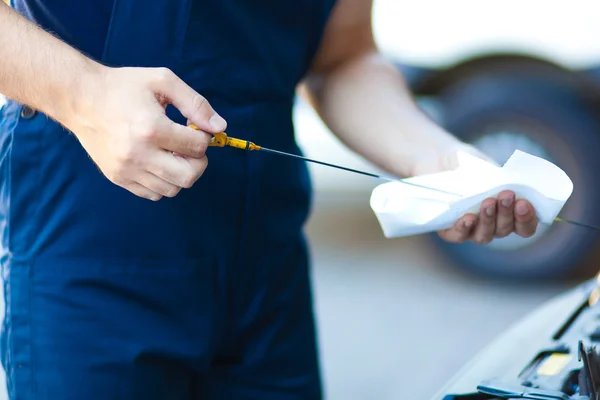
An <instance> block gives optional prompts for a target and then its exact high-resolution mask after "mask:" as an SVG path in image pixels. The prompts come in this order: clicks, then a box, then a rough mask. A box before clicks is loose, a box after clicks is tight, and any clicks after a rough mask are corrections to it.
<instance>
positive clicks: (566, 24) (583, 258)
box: [296, 0, 600, 279]
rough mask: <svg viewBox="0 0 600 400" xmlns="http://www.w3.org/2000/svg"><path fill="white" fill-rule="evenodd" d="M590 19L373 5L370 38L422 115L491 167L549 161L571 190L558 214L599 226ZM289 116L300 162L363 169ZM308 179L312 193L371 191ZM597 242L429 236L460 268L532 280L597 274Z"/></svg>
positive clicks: (596, 34)
mask: <svg viewBox="0 0 600 400" xmlns="http://www.w3.org/2000/svg"><path fill="white" fill-rule="evenodd" d="M599 19H600V3H598V2H595V1H593V0H576V1H572V2H569V3H564V2H548V1H542V0H534V1H532V0H525V1H523V0H521V1H517V0H509V1H504V2H482V1H477V0H459V1H446V0H419V1H400V0H375V8H374V31H375V35H376V37H377V41H378V43H379V45H380V48H381V49H382V50H383V51H384V52H385V53H386V54H387V55H388V56H389V57H390V58H391V59H392V60H393V61H394V62H395V63H397V65H398V68H399V69H400V70H402V71H403V73H404V75H405V76H406V78H407V80H408V81H409V82H410V85H411V87H412V89H413V91H414V93H415V95H416V96H417V99H418V101H419V103H420V104H421V105H422V107H423V109H424V110H426V111H427V112H428V113H429V115H430V116H431V117H432V118H433V119H435V120H436V121H437V122H438V123H439V124H441V125H442V126H444V127H445V128H447V129H448V130H449V131H451V132H453V133H454V134H456V135H457V136H458V137H460V138H461V139H463V140H465V141H468V142H471V143H473V144H475V145H476V146H478V147H479V148H480V149H482V150H483V151H485V152H486V153H487V154H489V155H490V156H491V157H493V158H494V159H495V160H497V161H498V162H500V163H503V162H504V161H506V160H507V159H508V157H509V156H510V155H511V154H512V153H513V151H514V150H516V149H520V150H523V151H526V152H528V153H531V154H535V155H538V156H541V157H543V158H546V159H548V160H550V161H551V162H553V163H555V164H557V165H558V166H560V167H561V168H562V169H564V170H565V171H566V172H567V173H568V175H569V176H570V177H571V179H572V180H573V181H574V185H575V190H574V193H573V196H572V197H571V199H570V200H569V202H568V203H567V204H566V206H565V208H564V209H563V212H562V214H561V215H562V216H563V217H565V218H569V219H574V220H578V221H583V222H587V223H590V224H596V225H600V207H599V205H600V185H598V184H600V156H599V154H598V152H599V151H600V23H598V21H599ZM296 115H297V117H298V118H297V127H298V139H299V141H300V143H301V145H302V147H303V148H304V150H305V151H306V153H307V155H315V156H319V157H320V158H323V157H324V156H327V159H329V160H330V161H331V160H332V159H335V161H339V162H345V163H346V164H350V165H351V166H354V167H362V168H371V169H372V168H373V167H372V166H370V165H369V164H367V163H365V162H363V161H362V160H360V159H359V158H357V157H356V156H355V155H353V154H352V153H350V152H348V151H347V150H345V149H344V148H343V147H342V146H341V144H339V142H337V141H335V140H334V139H333V138H332V137H331V135H330V134H329V133H328V132H326V130H325V128H323V127H322V126H321V128H322V129H321V130H317V129H316V128H318V127H319V125H318V124H317V123H316V122H315V121H316V120H315V119H314V116H313V119H310V118H306V117H310V112H309V111H308V110H307V109H306V108H304V106H303V105H302V104H300V106H299V107H298V111H297V113H296ZM307 121H311V122H307ZM323 138H325V139H323ZM332 149H335V150H338V151H337V152H333V153H332ZM315 168H319V167H315ZM313 171H314V172H315V173H314V176H315V181H316V187H318V188H321V189H322V190H352V189H357V188H358V189H359V190H362V189H366V188H372V187H373V186H374V184H376V183H374V184H373V183H368V182H366V181H365V180H361V179H354V180H353V179H352V178H349V179H340V176H339V172H335V171H323V170H322V169H319V170H318V172H316V171H317V170H316V169H313ZM363 183H364V184H363ZM598 236H599V235H598V233H597V232H594V231H590V230H586V229H584V228H579V227H575V226H570V225H566V224H554V225H553V226H551V227H544V226H541V227H540V229H539V231H538V233H537V234H536V235H535V236H534V237H532V238H529V239H522V238H519V237H516V236H511V237H508V238H504V239H496V240H494V241H493V242H492V243H490V244H489V245H486V246H479V245H473V244H464V245H452V244H448V243H445V242H442V241H441V240H439V239H437V236H433V240H434V241H435V243H436V244H437V246H438V247H439V249H440V250H441V251H442V252H443V253H445V254H446V255H447V256H448V257H449V258H450V259H451V260H452V261H454V264H455V265H456V266H458V267H459V268H463V269H466V270H469V271H471V272H476V273H480V274H483V275H487V276H492V277H496V278H510V279H543V278H566V277H574V276H590V275H591V274H593V273H595V272H597V269H598V268H597V266H595V265H594V263H593V262H591V261H590V260H592V258H593V256H594V250H595V247H596V244H597V243H599V242H598V241H597V240H598Z"/></svg>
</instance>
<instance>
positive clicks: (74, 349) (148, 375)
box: [0, 0, 537, 400]
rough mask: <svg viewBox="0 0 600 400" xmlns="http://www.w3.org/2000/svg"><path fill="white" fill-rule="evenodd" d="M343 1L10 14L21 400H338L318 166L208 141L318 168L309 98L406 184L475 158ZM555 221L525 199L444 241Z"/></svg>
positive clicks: (168, 0)
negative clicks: (308, 139) (323, 290)
mask: <svg viewBox="0 0 600 400" xmlns="http://www.w3.org/2000/svg"><path fill="white" fill-rule="evenodd" d="M335 3H336V4H334V0H286V1H281V0H256V1H251V0H154V1H141V0H87V1H79V2H78V1H68V0H13V4H12V5H13V7H14V8H15V9H16V11H17V12H15V11H13V10H11V9H10V8H9V7H7V6H5V5H4V4H2V2H0V60H1V62H0V93H4V94H5V95H6V96H7V97H8V98H9V99H11V100H10V101H9V102H8V103H7V104H6V105H5V107H3V108H2V111H1V120H0V133H1V136H0V137H1V140H0V143H1V146H0V150H1V152H0V166H1V167H0V173H1V179H0V182H1V186H0V208H1V211H0V215H1V216H2V218H1V219H0V221H1V227H2V250H3V252H2V266H3V272H4V282H5V286H4V289H5V298H6V317H5V321H4V326H3V328H4V329H3V336H2V354H3V365H4V368H5V370H6V375H7V380H8V391H9V394H10V398H11V399H15V400H16V399H18V400H29V399H35V400H45V399H52V400H59V399H60V400H95V399H102V400H108V399H128V400H137V399H143V400H153V399H157V400H159V399H160V400H166V399H173V400H184V399H185V400H188V399H226V400H236V399H282V400H284V399H318V398H320V397H321V383H320V377H319V367H318V360H317V354H318V352H317V345H316V340H315V332H314V331H315V327H314V322H313V313H312V304H311V290H310V280H309V269H308V262H307V258H308V257H307V248H306V243H305V239H304V236H303V233H302V227H303V224H304V222H305V220H306V217H307V214H308V212H309V207H310V195H311V192H310V181H309V176H308V173H307V169H306V165H305V164H304V163H300V162H298V161H296V160H293V159H285V158H281V157H277V156H273V157H271V156H269V155H266V154H265V155H260V156H257V155H256V154H249V153H248V152H244V151H237V150H234V149H229V150H227V149H219V150H218V151H215V152H212V148H211V149H209V150H208V151H207V144H208V143H209V140H210V137H211V136H210V134H211V133H218V132H221V131H223V130H224V129H225V128H226V127H227V132H228V133H229V134H231V135H232V136H235V137H242V138H244V139H248V140H252V141H254V142H255V143H259V144H263V145H265V146H267V147H270V148H274V149H279V150H282V151H286V152H293V153H299V149H298V148H297V146H296V143H295V141H294V131H293V127H292V118H291V115H292V106H293V103H294V93H295V89H296V87H297V85H298V84H299V83H300V82H305V83H306V87H307V88H308V92H309V93H310V95H311V97H312V99H313V103H314V104H315V106H316V107H317V109H318V111H319V112H320V114H321V115H322V116H323V119H324V120H325V122H326V123H327V124H328V125H329V127H331V129H332V130H333V131H334V132H335V133H336V134H337V135H338V136H339V137H340V139H341V140H342V141H343V142H345V143H346V144H347V145H348V146H349V147H350V148H352V149H354V150H356V151H357V152H359V153H360V154H362V155H364V156H365V157H366V158H368V159H369V160H371V161H372V162H374V163H375V164H377V165H379V166H380V167H382V168H384V169H385V170H387V171H389V172H390V173H393V174H396V175H398V176H409V175H416V174H421V173H426V172H434V171H440V170H444V169H448V168H452V167H453V166H454V165H455V162H456V160H455V155H456V152H457V150H458V149H467V150H469V151H472V152H476V150H474V149H473V148H472V147H470V146H467V145H465V144H463V143H460V142H459V141H458V140H457V139H455V138H454V137H453V136H452V135H451V134H449V133H447V132H445V131H444V130H442V129H441V128H439V127H437V126H436V125H434V124H433V123H431V122H430V121H429V120H428V119H427V118H426V117H425V116H424V115H423V114H422V113H421V112H420V111H419V110H418V109H417V107H415V105H414V103H413V101H412V99H411V96H410V93H409V90H408V89H407V87H406V85H405V84H404V82H403V80H402V77H401V76H400V75H399V74H398V72H397V71H396V70H395V69H394V68H393V67H392V66H391V65H390V64H388V63H387V62H386V61H385V60H384V59H382V57H381V56H380V55H379V54H378V53H377V49H376V46H375V44H374V42H373V37H372V34H371V24H370V19H371V18H370V17H371V1H370V0H339V1H337V2H335ZM334 5H335V7H334ZM19 13H20V14H22V15H19ZM23 16H24V17H25V18H24V17H23ZM47 32H50V33H47ZM188 122H190V123H194V124H195V125H197V126H198V127H199V128H200V129H201V132H198V131H195V130H193V129H191V128H188V127H187V125H188ZM374 134H377V140H372V135H374ZM207 154H208V155H209V156H210V166H208V167H207V164H208V161H207V160H208V159H207V156H206V155H207ZM481 156H482V157H484V156H483V155H481ZM148 199H149V200H154V201H149V200H148ZM157 200H160V201H157ZM536 224H537V221H536V216H535V212H534V210H533V209H532V207H531V205H530V204H529V203H527V202H525V201H518V202H516V201H515V199H514V194H513V193H509V192H506V193H501V194H500V195H499V197H498V198H497V199H495V198H493V199H487V200H486V201H485V202H483V204H482V209H481V213H479V215H466V216H464V217H463V218H462V219H461V220H460V221H459V222H458V223H457V224H456V226H455V227H454V228H452V229H449V230H447V231H444V232H440V234H441V235H442V236H443V237H444V238H445V239H446V240H449V241H453V242H461V241H465V240H473V241H476V242H478V243H486V242H489V241H490V240H491V239H492V238H493V237H494V236H506V235H508V234H509V233H511V232H517V233H518V234H520V235H521V236H530V235H532V234H533V233H534V231H535V228H536Z"/></svg>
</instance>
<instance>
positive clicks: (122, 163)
mask: <svg viewBox="0 0 600 400" xmlns="http://www.w3.org/2000/svg"><path fill="white" fill-rule="evenodd" d="M137 157H138V151H137V150H136V148H135V146H131V145H129V146H123V147H122V148H121V150H120V151H119V152H118V153H117V165H116V166H115V173H117V174H118V175H123V174H125V173H126V171H127V169H128V168H129V166H130V165H131V164H133V163H134V162H135V161H136V160H137Z"/></svg>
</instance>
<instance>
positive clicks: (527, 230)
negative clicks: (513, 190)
mask: <svg viewBox="0 0 600 400" xmlns="http://www.w3.org/2000/svg"><path fill="white" fill-rule="evenodd" d="M537 225H538V218H537V215H536V214H535V211H534V210H533V207H532V206H531V204H529V202H527V201H525V200H519V201H517V202H516V203H515V232H516V233H517V234H518V235H519V236H522V237H531V236H533V234H534V233H535V231H536V229H537Z"/></svg>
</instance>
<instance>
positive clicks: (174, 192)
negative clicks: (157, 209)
mask: <svg viewBox="0 0 600 400" xmlns="http://www.w3.org/2000/svg"><path fill="white" fill-rule="evenodd" d="M179 190H180V189H179V188H176V187H170V188H167V189H165V191H164V193H163V194H164V195H165V197H171V198H172V197H175V196H177V194H178V193H179Z"/></svg>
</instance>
